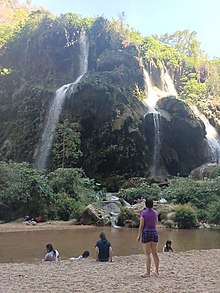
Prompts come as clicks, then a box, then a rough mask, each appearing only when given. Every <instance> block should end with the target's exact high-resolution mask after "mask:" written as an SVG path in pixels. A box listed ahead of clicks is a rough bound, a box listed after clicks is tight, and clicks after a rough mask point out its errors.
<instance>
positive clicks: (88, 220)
mask: <svg viewBox="0 0 220 293" xmlns="http://www.w3.org/2000/svg"><path fill="white" fill-rule="evenodd" d="M79 224H83V225H96V226H110V225H111V218H110V215H109V214H108V213H106V212H104V211H103V210H101V209H97V208H96V207H94V206H93V205H91V204H90V205H88V206H87V207H86V209H85V210H84V211H83V213H82V214H81V216H80V219H79Z"/></svg>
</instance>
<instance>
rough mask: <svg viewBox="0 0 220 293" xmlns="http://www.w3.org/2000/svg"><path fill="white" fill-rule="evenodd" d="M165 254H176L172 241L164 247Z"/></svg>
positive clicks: (168, 241) (167, 242)
mask: <svg viewBox="0 0 220 293" xmlns="http://www.w3.org/2000/svg"><path fill="white" fill-rule="evenodd" d="M163 252H174V250H173V248H172V241H171V240H167V241H166V244H165V245H164V247H163Z"/></svg>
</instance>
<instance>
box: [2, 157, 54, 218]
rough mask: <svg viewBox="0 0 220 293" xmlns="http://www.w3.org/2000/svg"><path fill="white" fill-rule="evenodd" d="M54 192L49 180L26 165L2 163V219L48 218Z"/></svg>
mask: <svg viewBox="0 0 220 293" xmlns="http://www.w3.org/2000/svg"><path fill="white" fill-rule="evenodd" d="M51 201H53V191H52V189H51V188H50V187H49V185H48V181H47V178H46V177H45V176H44V175H43V174H41V173H39V172H37V171H36V170H33V169H32V168H30V167H29V166H28V164H26V163H22V164H17V163H5V162H0V207H1V208H0V218H1V219H4V220H7V221H10V220H15V219H16V218H19V217H24V216H25V215H30V216H31V217H35V216H38V215H42V216H47V212H48V206H49V204H50V202H51Z"/></svg>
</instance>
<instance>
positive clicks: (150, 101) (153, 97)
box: [143, 68, 160, 177]
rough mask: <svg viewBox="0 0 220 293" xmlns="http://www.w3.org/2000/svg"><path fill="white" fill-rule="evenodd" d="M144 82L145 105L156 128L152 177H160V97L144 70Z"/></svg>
mask: <svg viewBox="0 0 220 293" xmlns="http://www.w3.org/2000/svg"><path fill="white" fill-rule="evenodd" d="M143 71H144V81H145V88H146V90H147V95H146V99H145V100H144V103H145V104H147V106H148V107H149V108H150V112H149V113H152V117H153V127H154V145H153V162H152V166H151V171H150V173H151V176H153V177H155V176H159V174H160V113H159V112H158V111H157V110H156V103H157V101H158V100H159V96H158V95H157V93H156V92H155V91H154V88H153V86H152V83H151V80H150V76H149V73H148V72H147V70H146V69H145V68H144V69H143Z"/></svg>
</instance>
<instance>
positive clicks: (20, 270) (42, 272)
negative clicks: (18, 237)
mask: <svg viewBox="0 0 220 293" xmlns="http://www.w3.org/2000/svg"><path fill="white" fill-rule="evenodd" d="M65 227H67V228H68V229H70V227H71V228H73V229H77V227H79V228H80V229H81V228H82V226H75V225H73V224H72V222H55V223H54V222H53V223H42V224H38V225H36V226H28V225H25V224H21V223H19V224H18V223H8V224H2V225H0V232H4V231H5V232H9V231H19V230H20V231H24V230H23V229H25V230H35V229H37V230H38V229H59V228H60V229H65ZM85 228H86V227H85ZM159 257H160V277H159V278H157V277H156V276H153V275H152V276H151V277H150V278H145V279H143V278H142V277H140V275H141V273H143V272H144V262H145V260H144V256H143V255H142V254H141V255H131V256H126V257H125V256H124V257H116V256H115V257H114V261H113V262H112V263H96V262H95V260H94V259H93V258H89V259H86V260H84V261H81V262H79V261H78V262H77V261H69V260H62V259H61V260H60V261H59V262H57V263H55V262H44V261H43V262H42V261H41V260H39V261H37V262H32V263H19V264H18V263H0V270H1V274H0V293H12V292H13V293H21V292H22V293H26V292H28V293H30V292H31V293H32V292H45V293H50V292H51V293H61V292H65V293H68V292H71V293H72V292H87V293H90V292H92V293H95V292H104V293H107V292H109V293H113V292H114V293H116V292H124V293H129V292H138V293H139V292H150V293H151V292H152V293H153V292H156V293H168V292H169V293H183V292H185V293H186V292H187V293H188V292H189V293H195V292H196V293H207V292H210V293H217V292H218V293H219V292H220V289H219V288H220V249H213V250H200V251H199V250H197V251H196V250H193V251H189V252H179V253H166V254H162V253H159Z"/></svg>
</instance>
